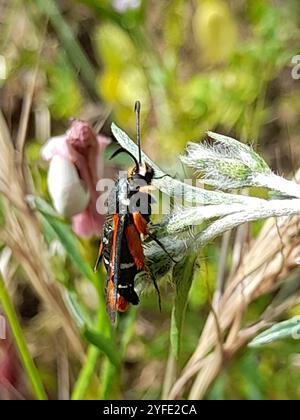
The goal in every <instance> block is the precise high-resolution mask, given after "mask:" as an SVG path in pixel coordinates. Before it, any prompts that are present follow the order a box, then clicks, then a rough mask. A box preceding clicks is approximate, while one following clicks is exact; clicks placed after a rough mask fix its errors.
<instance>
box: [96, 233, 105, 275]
mask: <svg viewBox="0 0 300 420" xmlns="http://www.w3.org/2000/svg"><path fill="white" fill-rule="evenodd" d="M102 256H103V241H102V240H101V242H100V245H99V251H98V257H97V260H96V263H95V266H94V272H95V273H96V272H97V271H98V267H99V264H100V263H101V260H102Z"/></svg>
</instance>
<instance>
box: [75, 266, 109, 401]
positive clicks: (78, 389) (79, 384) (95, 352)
mask: <svg viewBox="0 0 300 420" xmlns="http://www.w3.org/2000/svg"><path fill="white" fill-rule="evenodd" d="M102 274H103V273H102ZM99 276H101V273H100V274H99V275H98V277H99ZM93 283H94V285H95V287H96V289H97V292H98V298H99V309H98V315H97V321H96V329H97V330H98V331H102V332H104V333H105V334H107V335H109V334H110V324H109V321H108V318H107V315H106V312H105V301H104V296H103V291H102V285H103V284H104V277H103V276H102V277H100V278H97V277H96V276H95V278H94V279H93ZM100 354H101V351H100V350H99V349H98V348H97V347H95V346H94V345H92V344H91V345H89V347H88V351H87V358H86V361H85V364H84V366H83V367H82V369H81V371H80V373H79V376H78V378H77V380H76V383H75V385H74V388H73V392H72V395H71V400H82V399H83V398H84V396H85V394H86V391H87V389H88V386H89V384H90V382H91V378H92V376H93V375H94V373H95V368H96V364H97V360H98V358H99V356H100Z"/></svg>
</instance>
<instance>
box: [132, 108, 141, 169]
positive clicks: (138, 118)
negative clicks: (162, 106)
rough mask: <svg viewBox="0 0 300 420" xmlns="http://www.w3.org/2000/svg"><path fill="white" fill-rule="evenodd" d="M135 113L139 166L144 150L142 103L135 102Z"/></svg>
mask: <svg viewBox="0 0 300 420" xmlns="http://www.w3.org/2000/svg"><path fill="white" fill-rule="evenodd" d="M134 111H135V114H136V144H137V147H138V150H139V165H141V163H142V150H141V103H140V101H136V102H135V104H134Z"/></svg>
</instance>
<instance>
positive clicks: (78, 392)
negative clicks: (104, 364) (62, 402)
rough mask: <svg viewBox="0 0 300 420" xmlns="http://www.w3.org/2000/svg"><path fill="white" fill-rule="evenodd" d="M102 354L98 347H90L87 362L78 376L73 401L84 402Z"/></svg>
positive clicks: (72, 396)
mask: <svg viewBox="0 0 300 420" xmlns="http://www.w3.org/2000/svg"><path fill="white" fill-rule="evenodd" d="M99 354H100V350H98V349H97V347H95V346H93V345H90V346H89V348H88V352H87V358H86V362H85V364H84V366H83V368H82V370H81V372H80V374H79V376H78V379H77V381H76V383H75V385H74V389H73V392H72V395H71V400H82V399H83V398H84V396H85V394H86V390H87V388H88V386H89V383H90V380H91V377H92V376H93V374H94V372H95V366H96V363H97V360H98V357H99Z"/></svg>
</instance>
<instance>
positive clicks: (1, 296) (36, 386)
mask: <svg viewBox="0 0 300 420" xmlns="http://www.w3.org/2000/svg"><path fill="white" fill-rule="evenodd" d="M0 302H1V303H2V307H3V310H4V313H5V315H6V317H7V319H8V322H9V325H10V329H11V332H12V334H13V336H14V339H15V341H16V344H17V347H18V350H19V353H20V356H21V360H22V362H23V366H24V368H25V370H26V372H27V374H28V377H29V379H30V382H31V385H32V388H33V391H34V394H35V396H36V398H37V399H39V400H47V395H46V393H45V390H44V387H43V384H42V381H41V378H40V376H39V372H38V370H37V368H36V366H35V364H34V362H33V360H32V358H31V355H30V353H29V350H28V348H27V345H26V342H25V339H24V336H23V332H22V328H21V326H20V324H19V321H18V317H17V314H16V312H15V309H14V307H13V304H12V302H11V300H10V297H9V294H8V293H7V290H6V288H5V284H4V280H3V278H2V277H1V275H0Z"/></svg>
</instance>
